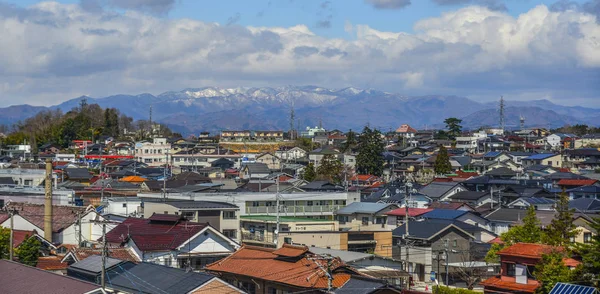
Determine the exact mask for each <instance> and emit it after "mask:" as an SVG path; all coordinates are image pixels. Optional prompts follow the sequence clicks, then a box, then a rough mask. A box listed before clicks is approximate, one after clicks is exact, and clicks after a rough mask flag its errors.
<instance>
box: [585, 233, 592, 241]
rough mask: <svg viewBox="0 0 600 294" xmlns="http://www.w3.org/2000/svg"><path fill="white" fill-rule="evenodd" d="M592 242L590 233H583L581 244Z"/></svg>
mask: <svg viewBox="0 0 600 294" xmlns="http://www.w3.org/2000/svg"><path fill="white" fill-rule="evenodd" d="M591 242H592V233H583V243H591Z"/></svg>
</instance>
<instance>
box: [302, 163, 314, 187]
mask: <svg viewBox="0 0 600 294" xmlns="http://www.w3.org/2000/svg"><path fill="white" fill-rule="evenodd" d="M302 177H303V178H304V180H305V181H307V182H312V181H314V180H315V179H316V178H317V172H316V171H315V165H314V164H313V163H312V162H311V163H309V164H308V165H307V166H306V168H305V169H304V175H303V176H302Z"/></svg>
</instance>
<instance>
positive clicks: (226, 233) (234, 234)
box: [223, 230, 237, 239]
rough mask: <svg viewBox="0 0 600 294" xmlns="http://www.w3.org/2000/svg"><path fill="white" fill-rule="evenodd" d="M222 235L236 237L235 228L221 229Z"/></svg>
mask: <svg viewBox="0 0 600 294" xmlns="http://www.w3.org/2000/svg"><path fill="white" fill-rule="evenodd" d="M223 235H225V237H227V238H232V239H235V238H237V230H223Z"/></svg>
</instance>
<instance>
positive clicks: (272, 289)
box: [267, 287, 277, 294]
mask: <svg viewBox="0 0 600 294" xmlns="http://www.w3.org/2000/svg"><path fill="white" fill-rule="evenodd" d="M267 293H269V294H277V289H276V288H273V287H269V290H268V291H267Z"/></svg>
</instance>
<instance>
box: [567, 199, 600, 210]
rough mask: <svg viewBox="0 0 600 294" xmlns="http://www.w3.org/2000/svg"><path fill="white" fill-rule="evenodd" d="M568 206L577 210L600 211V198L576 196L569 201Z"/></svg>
mask: <svg viewBox="0 0 600 294" xmlns="http://www.w3.org/2000/svg"><path fill="white" fill-rule="evenodd" d="M569 208H573V209H575V210H577V211H581V212H586V211H600V200H597V199H591V198H578V199H574V200H571V201H569Z"/></svg>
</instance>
